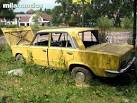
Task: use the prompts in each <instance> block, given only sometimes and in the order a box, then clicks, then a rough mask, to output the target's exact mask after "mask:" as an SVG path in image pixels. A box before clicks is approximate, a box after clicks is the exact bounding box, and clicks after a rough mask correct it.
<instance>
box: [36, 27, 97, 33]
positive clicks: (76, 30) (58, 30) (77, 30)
mask: <svg viewBox="0 0 137 103" xmlns="http://www.w3.org/2000/svg"><path fill="white" fill-rule="evenodd" d="M88 30H98V29H96V28H85V27H81V28H80V27H73V28H72V27H71V28H55V29H45V30H40V31H38V32H37V33H44V32H68V33H70V34H71V33H72V32H76V33H78V32H82V31H88Z"/></svg>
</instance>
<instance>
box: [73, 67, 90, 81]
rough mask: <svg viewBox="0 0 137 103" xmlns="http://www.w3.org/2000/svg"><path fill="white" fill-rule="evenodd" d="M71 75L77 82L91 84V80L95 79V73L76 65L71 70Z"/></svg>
mask: <svg viewBox="0 0 137 103" xmlns="http://www.w3.org/2000/svg"><path fill="white" fill-rule="evenodd" d="M71 75H72V77H73V79H74V80H75V82H76V83H77V84H79V83H86V84H89V83H90V80H92V79H93V74H92V73H91V72H90V71H89V70H87V69H85V68H83V67H74V68H73V69H72V71H71Z"/></svg>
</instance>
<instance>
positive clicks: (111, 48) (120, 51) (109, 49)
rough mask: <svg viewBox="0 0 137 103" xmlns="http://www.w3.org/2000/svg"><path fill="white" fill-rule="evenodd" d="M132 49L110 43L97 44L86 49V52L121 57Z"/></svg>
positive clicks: (128, 46)
mask: <svg viewBox="0 0 137 103" xmlns="http://www.w3.org/2000/svg"><path fill="white" fill-rule="evenodd" d="M132 49H133V46H132V45H129V44H110V43H103V44H98V45H95V46H92V47H90V48H87V50H90V51H91V50H92V51H96V52H103V53H109V54H113V55H117V56H122V55H124V54H127V53H128V52H130V51H131V50H132Z"/></svg>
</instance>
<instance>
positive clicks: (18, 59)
mask: <svg viewBox="0 0 137 103" xmlns="http://www.w3.org/2000/svg"><path fill="white" fill-rule="evenodd" d="M15 60H16V61H18V62H20V63H25V59H24V57H23V56H22V54H17V56H16V57H15Z"/></svg>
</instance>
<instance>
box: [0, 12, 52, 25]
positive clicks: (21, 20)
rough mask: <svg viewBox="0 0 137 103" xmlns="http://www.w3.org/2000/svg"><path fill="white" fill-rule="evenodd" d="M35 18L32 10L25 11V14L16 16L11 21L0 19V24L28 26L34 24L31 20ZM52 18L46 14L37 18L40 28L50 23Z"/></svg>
mask: <svg viewBox="0 0 137 103" xmlns="http://www.w3.org/2000/svg"><path fill="white" fill-rule="evenodd" d="M35 16H36V14H35V12H33V11H32V10H29V11H27V13H26V14H16V16H15V18H14V19H13V20H6V19H5V18H0V23H2V24H4V25H11V24H13V25H19V26H30V25H33V24H34V23H35V22H34V20H33V18H34V17H35ZM51 20H52V16H50V15H48V14H47V13H42V14H41V15H40V16H38V22H39V24H40V25H41V26H44V25H48V24H50V23H51Z"/></svg>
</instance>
